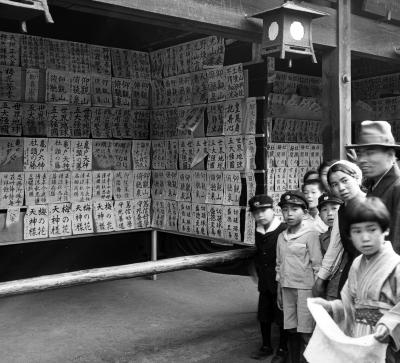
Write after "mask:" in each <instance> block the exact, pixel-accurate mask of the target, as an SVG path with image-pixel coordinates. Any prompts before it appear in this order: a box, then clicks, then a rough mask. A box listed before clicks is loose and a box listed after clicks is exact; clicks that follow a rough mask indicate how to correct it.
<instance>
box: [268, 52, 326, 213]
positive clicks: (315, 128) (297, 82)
mask: <svg viewBox="0 0 400 363" xmlns="http://www.w3.org/2000/svg"><path fill="white" fill-rule="evenodd" d="M269 63H271V64H270V65H269V72H268V73H269V76H268V81H269V83H270V84H271V87H272V92H271V93H270V94H269V98H268V102H269V117H268V119H267V130H268V131H267V142H266V148H265V152H266V158H265V159H266V163H267V166H266V169H267V171H266V182H265V184H266V187H267V188H266V189H267V192H268V194H269V195H270V196H271V197H272V198H273V200H274V204H275V205H276V204H277V203H278V202H279V200H280V196H281V195H282V194H283V193H284V192H285V191H286V190H293V189H299V188H300V187H301V184H302V180H303V176H304V174H305V173H306V172H307V171H308V170H316V169H317V168H318V166H319V165H320V163H321V162H322V161H323V147H322V146H323V145H322V135H321V132H322V130H321V120H320V118H321V102H320V98H321V94H322V84H321V78H319V77H313V76H306V75H300V74H294V73H286V72H278V71H274V63H273V61H271V60H270V62H269ZM275 212H276V214H277V215H278V216H281V211H280V208H279V207H276V210H275Z"/></svg>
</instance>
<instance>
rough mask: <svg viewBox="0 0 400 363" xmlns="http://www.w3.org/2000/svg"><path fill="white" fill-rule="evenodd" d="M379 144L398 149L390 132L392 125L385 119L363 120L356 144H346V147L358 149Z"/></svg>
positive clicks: (399, 146)
mask: <svg viewBox="0 0 400 363" xmlns="http://www.w3.org/2000/svg"><path fill="white" fill-rule="evenodd" d="M370 146H381V147H388V148H393V149H397V150H399V149H400V145H399V144H396V143H395V141H394V137H393V134H392V127H391V126H390V124H389V122H387V121H369V120H367V121H363V122H361V129H360V134H359V135H358V140H357V144H351V145H346V146H345V148H346V149H358V148H360V147H370Z"/></svg>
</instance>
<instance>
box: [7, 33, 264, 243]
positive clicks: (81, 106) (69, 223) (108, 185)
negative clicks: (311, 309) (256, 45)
mask: <svg viewBox="0 0 400 363" xmlns="http://www.w3.org/2000/svg"><path fill="white" fill-rule="evenodd" d="M224 53H225V45H224V40H223V39H222V38H218V37H214V36H211V37H207V38H204V39H199V40H196V41H192V42H189V43H185V44H180V45H177V46H175V47H171V48H167V49H162V50H158V51H155V52H152V53H144V52H137V51H133V50H128V49H117V48H109V47H102V46H96V45H90V44H83V43H76V42H68V41H64V40H56V39H48V38H42V37H37V36H29V35H20V34H12V33H5V32H0V194H1V195H0V209H1V210H2V211H3V213H2V215H3V216H4V214H5V216H4V226H2V229H3V231H10V230H13V229H18V230H21V233H16V234H15V236H16V235H18V236H20V235H21V236H22V237H21V239H22V238H23V239H25V240H31V239H42V238H57V237H66V236H70V235H81V234H92V233H100V232H111V231H129V230H135V229H143V228H149V227H153V228H160V229H164V230H169V231H178V232H182V233H189V234H194V235H199V236H203V237H210V238H215V239H223V240H229V241H233V242H246V243H253V234H254V233H253V231H254V221H253V220H252V219H251V215H250V214H249V213H248V212H247V211H246V207H245V206H246V201H247V199H248V198H249V197H251V196H252V195H254V193H255V188H256V182H255V176H254V171H253V169H254V168H255V154H256V137H255V130H256V118H257V100H256V99H255V98H246V87H247V85H246V84H245V76H244V71H243V67H242V65H241V64H234V65H229V66H223V63H224ZM151 205H152V206H151ZM7 235H8V234H7ZM15 236H14V240H18V238H20V237H15ZM5 242H7V241H5Z"/></svg>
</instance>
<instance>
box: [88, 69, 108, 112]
mask: <svg viewBox="0 0 400 363" xmlns="http://www.w3.org/2000/svg"><path fill="white" fill-rule="evenodd" d="M91 81H92V82H91V97H92V99H91V101H92V105H93V106H98V107H112V104H113V103H112V91H111V77H110V76H107V75H102V74H93V75H92V77H91Z"/></svg>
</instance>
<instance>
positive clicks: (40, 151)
mask: <svg viewBox="0 0 400 363" xmlns="http://www.w3.org/2000/svg"><path fill="white" fill-rule="evenodd" d="M47 146H48V139H46V138H28V137H26V138H24V171H43V170H48V166H49V163H48V160H49V154H48V150H47Z"/></svg>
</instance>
